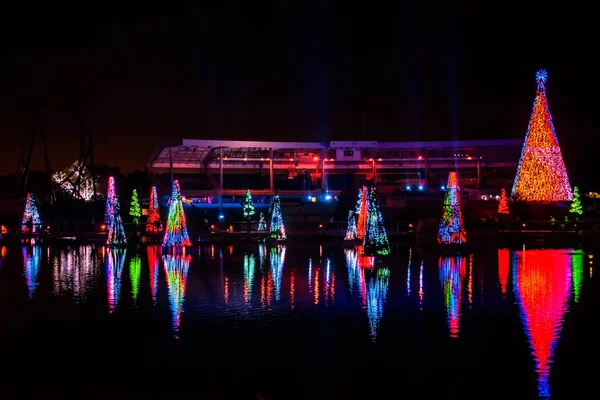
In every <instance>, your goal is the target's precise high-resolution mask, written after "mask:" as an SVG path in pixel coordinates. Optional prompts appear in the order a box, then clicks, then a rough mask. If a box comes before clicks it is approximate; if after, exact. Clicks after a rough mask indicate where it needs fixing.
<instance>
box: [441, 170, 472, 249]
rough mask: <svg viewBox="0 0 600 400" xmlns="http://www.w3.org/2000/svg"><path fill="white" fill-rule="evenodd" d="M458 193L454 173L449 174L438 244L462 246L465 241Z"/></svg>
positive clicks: (456, 179) (465, 235)
mask: <svg viewBox="0 0 600 400" xmlns="http://www.w3.org/2000/svg"><path fill="white" fill-rule="evenodd" d="M459 192H460V189H459V187H458V178H457V176H456V172H450V174H449V176H448V187H447V190H446V197H445V198H444V205H443V207H442V219H441V221H440V226H439V228H438V243H444V244H462V243H465V242H466V241H467V233H466V231H465V225H464V222H463V216H462V211H461V208H460V193H459Z"/></svg>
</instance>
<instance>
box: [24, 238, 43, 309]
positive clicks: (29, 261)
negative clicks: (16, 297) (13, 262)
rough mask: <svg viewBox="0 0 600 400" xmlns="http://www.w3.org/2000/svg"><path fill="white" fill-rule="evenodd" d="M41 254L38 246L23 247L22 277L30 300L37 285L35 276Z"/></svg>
mask: <svg viewBox="0 0 600 400" xmlns="http://www.w3.org/2000/svg"><path fill="white" fill-rule="evenodd" d="M41 254H42V250H41V249H40V246H31V247H30V246H23V275H25V281H26V282H27V289H28V291H29V298H30V299H31V298H33V294H34V292H35V289H36V288H37V285H38V281H37V275H38V270H39V268H40V259H41Z"/></svg>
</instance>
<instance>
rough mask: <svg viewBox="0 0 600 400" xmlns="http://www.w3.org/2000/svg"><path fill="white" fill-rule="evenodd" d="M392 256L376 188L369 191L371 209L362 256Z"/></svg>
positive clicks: (369, 209)
mask: <svg viewBox="0 0 600 400" xmlns="http://www.w3.org/2000/svg"><path fill="white" fill-rule="evenodd" d="M388 254H390V243H389V241H388V237H387V233H386V231H385V227H384V226H383V217H382V215H381V208H380V206H379V194H378V193H377V189H376V188H375V186H373V187H371V190H370V191H369V208H368V217H367V227H366V230H365V236H364V239H363V250H362V256H364V257H370V256H376V255H379V256H385V255H388Z"/></svg>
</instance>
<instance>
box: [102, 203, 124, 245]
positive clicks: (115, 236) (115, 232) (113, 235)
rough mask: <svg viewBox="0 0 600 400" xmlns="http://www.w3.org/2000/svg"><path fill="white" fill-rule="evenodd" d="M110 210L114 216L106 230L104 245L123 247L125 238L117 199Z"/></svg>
mask: <svg viewBox="0 0 600 400" xmlns="http://www.w3.org/2000/svg"><path fill="white" fill-rule="evenodd" d="M112 209H113V211H114V215H113V218H112V222H111V224H110V226H109V229H108V235H107V238H106V244H107V245H108V246H113V247H115V246H125V245H126V244H127V237H126V236H125V228H124V227H123V220H122V219H121V205H120V203H119V199H118V198H116V199H115V200H114V204H113V206H112Z"/></svg>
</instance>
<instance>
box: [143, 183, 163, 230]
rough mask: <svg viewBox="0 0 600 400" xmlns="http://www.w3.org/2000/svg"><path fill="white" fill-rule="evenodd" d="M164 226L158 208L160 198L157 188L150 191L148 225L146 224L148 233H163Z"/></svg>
mask: <svg viewBox="0 0 600 400" xmlns="http://www.w3.org/2000/svg"><path fill="white" fill-rule="evenodd" d="M162 230H163V225H162V221H161V220H160V210H159V208H158V196H157V195H156V186H152V188H151V189H150V205H149V206H148V223H147V224H146V232H148V233H159V232H162Z"/></svg>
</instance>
